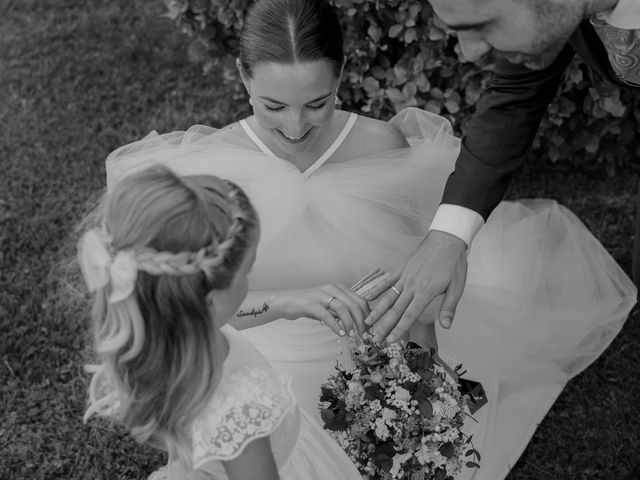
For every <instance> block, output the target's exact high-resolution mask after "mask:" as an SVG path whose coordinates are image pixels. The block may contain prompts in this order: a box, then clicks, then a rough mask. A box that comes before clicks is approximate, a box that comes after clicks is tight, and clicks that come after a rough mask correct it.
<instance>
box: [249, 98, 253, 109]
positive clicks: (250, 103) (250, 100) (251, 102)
mask: <svg viewBox="0 0 640 480" xmlns="http://www.w3.org/2000/svg"><path fill="white" fill-rule="evenodd" d="M249 105H251V106H252V107H253V97H252V96H249Z"/></svg>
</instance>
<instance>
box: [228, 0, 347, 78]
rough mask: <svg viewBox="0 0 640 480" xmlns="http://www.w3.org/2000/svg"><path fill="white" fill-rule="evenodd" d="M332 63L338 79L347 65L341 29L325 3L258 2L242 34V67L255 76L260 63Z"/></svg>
mask: <svg viewBox="0 0 640 480" xmlns="http://www.w3.org/2000/svg"><path fill="white" fill-rule="evenodd" d="M317 60H327V61H329V62H330V63H331V64H332V66H333V68H334V71H335V74H336V76H339V75H340V70H341V68H342V64H343V61H344V52H343V39H342V28H341V26H340V21H339V20H338V16H337V14H336V12H335V10H334V9H333V7H331V5H329V3H327V2H326V0H258V1H257V2H256V3H254V5H253V6H252V7H251V9H250V10H249V12H248V13H247V16H246V17H245V20H244V25H243V27H242V32H241V33H240V63H241V65H242V68H243V70H244V72H245V73H246V74H247V75H248V76H249V77H252V76H253V67H255V66H256V65H257V64H258V63H260V62H275V63H280V64H295V63H302V62H312V61H317Z"/></svg>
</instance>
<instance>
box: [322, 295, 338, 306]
mask: <svg viewBox="0 0 640 480" xmlns="http://www.w3.org/2000/svg"><path fill="white" fill-rule="evenodd" d="M335 299H336V297H335V295H333V296H331V297H329V300H327V303H325V305H324V308H325V310H330V309H331V302H333V301H334V300H335Z"/></svg>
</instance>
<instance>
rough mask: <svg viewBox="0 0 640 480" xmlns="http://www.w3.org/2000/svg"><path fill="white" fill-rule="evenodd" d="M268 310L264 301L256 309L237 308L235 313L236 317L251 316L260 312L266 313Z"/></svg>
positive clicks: (255, 315)
mask: <svg viewBox="0 0 640 480" xmlns="http://www.w3.org/2000/svg"><path fill="white" fill-rule="evenodd" d="M268 310H269V305H267V304H266V303H264V304H262V307H260V308H258V309H256V308H252V309H251V310H248V311H245V310H238V313H236V317H251V316H253V317H257V316H258V315H260V314H262V313H266V312H267V311H268Z"/></svg>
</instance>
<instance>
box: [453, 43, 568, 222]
mask: <svg viewBox="0 0 640 480" xmlns="http://www.w3.org/2000/svg"><path fill="white" fill-rule="evenodd" d="M574 54H575V53H574V51H573V49H572V48H571V47H570V46H569V45H568V44H567V45H566V46H565V48H564V50H563V51H562V52H561V54H560V55H559V56H558V58H556V60H555V61H554V63H553V64H551V65H550V66H549V67H547V68H546V69H543V70H535V71H534V70H529V69H527V68H525V67H524V66H520V65H514V64H512V63H510V62H508V61H506V60H502V61H499V62H497V63H496V65H495V68H494V71H493V73H492V75H491V78H490V80H489V83H488V86H487V89H486V91H485V92H484V93H483V95H482V97H481V99H480V100H479V102H478V104H477V107H476V112H475V114H474V115H473V117H472V119H471V120H470V122H469V125H468V128H467V133H466V135H465V137H464V138H463V141H462V148H461V151H460V154H459V156H458V160H457V162H456V167H455V170H454V172H453V173H452V174H451V175H450V176H449V179H448V180H447V183H446V186H445V190H444V194H443V197H442V203H448V204H453V205H459V206H462V207H466V208H469V209H471V210H474V211H476V212H478V213H479V214H480V215H482V217H483V218H484V219H485V220H486V219H487V217H488V216H489V214H490V213H491V211H492V210H493V209H494V208H495V207H496V205H497V204H498V203H500V201H501V200H502V197H503V196H504V194H505V191H506V189H507V187H508V185H509V182H510V180H511V177H512V176H513V174H514V173H515V172H516V171H517V170H518V169H519V168H520V166H521V165H522V163H523V162H524V160H525V158H526V156H527V153H528V151H529V149H530V148H531V144H532V143H533V139H534V137H535V134H536V132H537V130H538V127H539V125H540V121H541V119H542V116H543V115H544V113H545V112H546V110H547V107H548V106H549V103H551V101H552V100H553V98H554V97H555V94H556V91H557V90H558V86H559V84H560V81H561V80H562V76H563V73H564V71H565V70H566V68H567V66H568V65H569V63H570V62H571V60H572V58H573V57H574Z"/></svg>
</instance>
